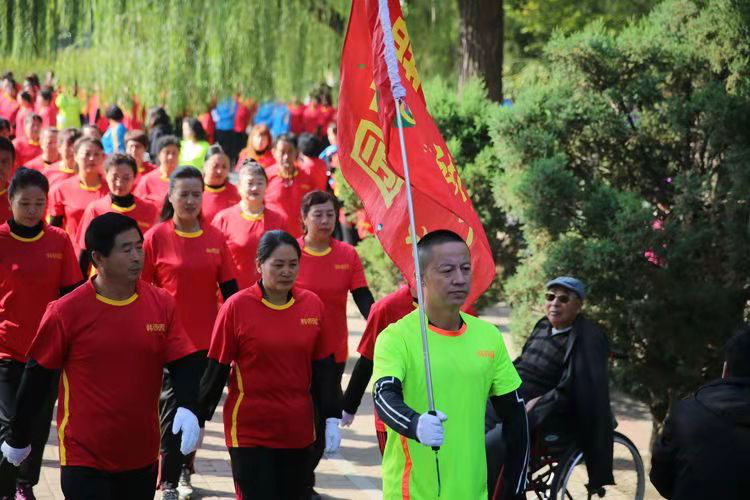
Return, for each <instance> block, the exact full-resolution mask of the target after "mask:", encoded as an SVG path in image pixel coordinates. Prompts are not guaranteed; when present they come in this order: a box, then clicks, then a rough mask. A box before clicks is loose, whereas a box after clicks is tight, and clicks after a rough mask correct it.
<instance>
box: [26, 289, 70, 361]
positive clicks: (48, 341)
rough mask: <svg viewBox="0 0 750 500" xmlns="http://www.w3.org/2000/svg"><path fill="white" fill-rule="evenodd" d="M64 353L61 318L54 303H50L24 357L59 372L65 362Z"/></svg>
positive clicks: (65, 346)
mask: <svg viewBox="0 0 750 500" xmlns="http://www.w3.org/2000/svg"><path fill="white" fill-rule="evenodd" d="M66 351H67V339H66V338H65V329H64V328H63V322H62V318H61V317H60V312H59V311H58V310H57V305H56V303H55V302H50V304H49V305H47V309H46V310H45V311H44V316H43V317H42V321H41V322H40V323H39V329H38V330H37V333H36V336H35V337H34V340H33V341H32V342H31V347H29V351H28V352H27V353H26V355H27V356H28V357H29V358H30V359H33V360H35V361H36V362H37V363H39V364H40V365H42V366H43V367H44V368H47V369H48V370H59V369H60V368H62V366H63V362H64V361H65V353H66Z"/></svg>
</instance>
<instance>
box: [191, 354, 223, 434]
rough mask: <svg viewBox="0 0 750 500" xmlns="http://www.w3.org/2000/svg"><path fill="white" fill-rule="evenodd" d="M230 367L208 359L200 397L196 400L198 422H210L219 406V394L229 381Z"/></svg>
mask: <svg viewBox="0 0 750 500" xmlns="http://www.w3.org/2000/svg"><path fill="white" fill-rule="evenodd" d="M229 371H230V366H229V365H225V364H222V363H219V362H218V361H216V360H215V359H211V358H209V359H208V366H207V367H206V371H205V373H204V374H203V378H202V379H201V383H200V391H199V392H200V395H199V400H198V410H199V411H200V417H201V418H200V420H202V421H208V420H211V418H213V416H214V412H215V411H216V407H217V406H219V401H220V400H221V394H222V392H224V386H225V385H227V380H228V379H229Z"/></svg>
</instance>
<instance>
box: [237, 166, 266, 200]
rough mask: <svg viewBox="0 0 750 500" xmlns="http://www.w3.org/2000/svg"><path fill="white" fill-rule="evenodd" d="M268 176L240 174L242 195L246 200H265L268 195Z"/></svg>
mask: <svg viewBox="0 0 750 500" xmlns="http://www.w3.org/2000/svg"><path fill="white" fill-rule="evenodd" d="M267 186H268V183H267V182H266V178H265V177H263V176H262V175H259V174H255V175H253V174H249V173H245V174H242V175H240V196H242V198H243V199H244V200H245V201H253V202H261V203H262V202H263V197H265V196H266V187H267Z"/></svg>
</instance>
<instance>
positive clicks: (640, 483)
mask: <svg viewBox="0 0 750 500" xmlns="http://www.w3.org/2000/svg"><path fill="white" fill-rule="evenodd" d="M613 448H614V456H613V467H612V472H613V474H614V477H615V484H613V485H609V486H606V487H605V490H606V498H607V499H608V500H609V499H611V498H622V499H625V498H627V499H635V500H643V496H644V494H645V491H646V471H645V470H644V468H643V459H642V458H641V454H640V453H638V449H637V448H636V447H635V445H634V444H633V442H632V441H631V440H630V439H628V438H627V437H625V436H623V435H622V434H620V433H619V432H615V435H614V446H613ZM588 479H589V478H588V474H587V472H586V463H585V461H584V459H583V453H582V452H581V450H579V449H577V448H571V450H570V451H569V452H567V453H565V454H564V455H563V457H562V459H561V460H560V463H559V465H558V471H556V473H555V480H554V481H553V483H552V498H554V499H555V500H579V499H583V500H587V499H588V498H589V496H588V491H587V490H586V483H588ZM593 498H597V497H596V496H594V497H593Z"/></svg>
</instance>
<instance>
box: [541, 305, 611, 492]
mask: <svg viewBox="0 0 750 500" xmlns="http://www.w3.org/2000/svg"><path fill="white" fill-rule="evenodd" d="M540 328H543V329H547V330H549V329H550V328H551V324H550V322H549V320H548V319H547V318H542V319H541V320H539V321H538V322H537V324H536V325H535V326H534V330H535V331H536V330H537V329H540ZM608 361H609V341H608V340H607V337H606V336H605V335H604V333H603V332H602V331H601V329H600V328H599V327H598V326H597V325H596V323H594V322H593V321H591V320H589V319H587V318H585V317H584V316H583V315H579V316H578V317H577V318H576V320H575V322H573V330H572V331H571V332H570V334H569V338H568V343H567V346H566V349H565V361H564V366H563V374H562V377H561V378H560V382H559V383H558V384H557V387H555V388H554V389H552V390H551V391H549V392H547V393H546V394H544V395H542V396H541V397H540V398H539V401H538V402H537V403H536V405H535V406H534V408H533V409H532V410H531V412H530V414H529V419H530V420H531V421H532V422H533V423H534V426H537V425H539V424H540V423H543V422H544V420H545V419H546V418H548V417H550V416H552V415H554V414H556V413H558V414H559V413H564V414H565V415H569V416H570V420H571V421H572V424H573V429H574V432H575V434H576V442H577V443H578V445H579V446H580V447H581V450H582V451H583V455H584V459H585V460H586V469H587V472H588V476H589V484H590V485H591V486H596V487H598V486H604V485H607V484H614V478H613V477H612V443H613V439H614V436H613V432H614V425H613V421H612V411H611V409H610V406H609V376H608V374H607V370H608Z"/></svg>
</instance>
